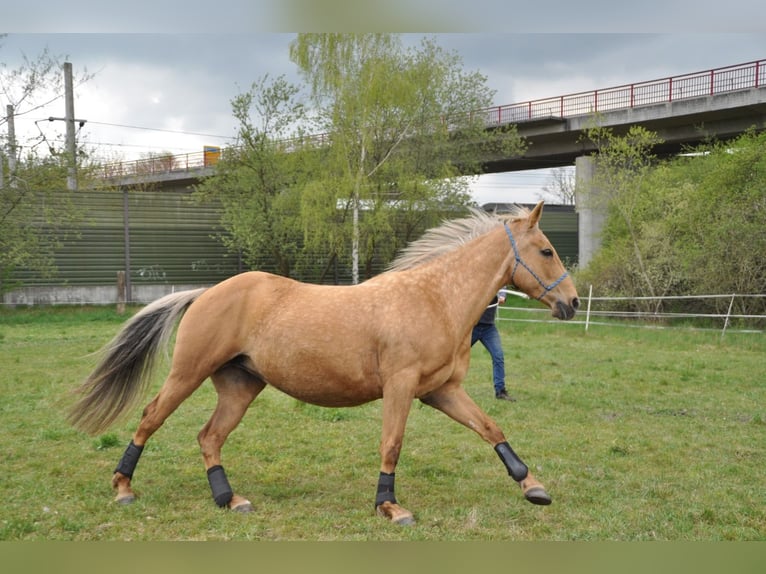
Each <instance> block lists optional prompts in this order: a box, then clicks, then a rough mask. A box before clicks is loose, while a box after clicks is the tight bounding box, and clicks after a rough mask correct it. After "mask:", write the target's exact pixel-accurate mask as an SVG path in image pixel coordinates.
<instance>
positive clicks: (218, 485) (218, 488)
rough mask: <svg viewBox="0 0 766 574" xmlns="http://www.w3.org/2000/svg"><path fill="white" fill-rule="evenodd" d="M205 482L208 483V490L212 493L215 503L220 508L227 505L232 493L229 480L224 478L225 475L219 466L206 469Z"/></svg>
mask: <svg viewBox="0 0 766 574" xmlns="http://www.w3.org/2000/svg"><path fill="white" fill-rule="evenodd" d="M207 481H208V482H209V483H210V490H212V491H213V500H215V503H216V504H217V505H218V506H220V507H224V506H226V505H228V504H229V502H231V499H232V497H233V496H234V492H233V491H232V490H231V486H229V480H228V479H227V478H226V473H225V472H224V471H223V467H222V466H221V465H220V464H218V465H216V466H211V467H210V468H209V469H207Z"/></svg>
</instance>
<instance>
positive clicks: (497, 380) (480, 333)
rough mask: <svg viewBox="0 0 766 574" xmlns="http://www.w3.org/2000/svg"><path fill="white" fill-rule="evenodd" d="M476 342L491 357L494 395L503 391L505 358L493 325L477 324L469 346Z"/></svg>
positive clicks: (498, 335)
mask: <svg viewBox="0 0 766 574" xmlns="http://www.w3.org/2000/svg"><path fill="white" fill-rule="evenodd" d="M476 341H481V344H482V345H484V347H485V348H486V349H487V351H489V355H490V357H492V384H493V385H494V386H495V394H497V393H499V392H501V391H504V390H505V356H504V355H503V346H502V345H501V344H500V333H499V332H498V331H497V327H496V326H495V324H494V323H488V324H483V323H479V324H478V325H476V326H475V327H474V328H473V332H472V333H471V346H472V347H473V345H474V343H476Z"/></svg>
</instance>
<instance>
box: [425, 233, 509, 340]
mask: <svg viewBox="0 0 766 574" xmlns="http://www.w3.org/2000/svg"><path fill="white" fill-rule="evenodd" d="M512 260H513V252H512V250H511V244H510V240H509V239H508V235H507V234H506V232H505V229H504V228H503V227H502V226H499V227H497V228H496V229H493V230H492V231H490V232H488V233H486V234H485V235H482V236H481V237H478V238H476V239H475V240H473V241H471V242H470V243H468V244H466V245H465V246H464V247H461V248H459V249H456V250H455V251H453V252H450V253H448V254H446V255H444V256H442V257H440V258H438V259H437V260H435V261H434V262H433V264H432V265H428V268H429V269H428V273H429V274H432V276H433V278H432V280H431V281H430V283H431V285H432V287H433V289H434V290H436V291H441V293H440V295H441V300H442V301H443V303H444V307H445V312H447V313H449V316H451V317H452V318H453V319H454V320H455V326H456V328H458V329H470V328H471V327H473V325H474V324H475V322H476V321H477V320H478V318H479V316H480V315H481V312H482V311H483V310H484V309H486V307H487V305H488V304H489V303H490V301H491V300H492V297H493V296H494V295H495V294H496V293H497V291H498V289H500V288H501V287H502V286H503V285H504V284H505V282H506V277H507V275H508V269H509V267H510V264H511V261H512ZM424 271H425V269H424ZM432 287H431V286H430V287H429V289H431V288H432Z"/></svg>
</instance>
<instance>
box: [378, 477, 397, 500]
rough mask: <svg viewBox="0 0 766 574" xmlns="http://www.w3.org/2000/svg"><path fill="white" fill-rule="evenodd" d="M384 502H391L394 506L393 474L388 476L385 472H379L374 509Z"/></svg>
mask: <svg viewBox="0 0 766 574" xmlns="http://www.w3.org/2000/svg"><path fill="white" fill-rule="evenodd" d="M384 502H393V503H394V504H396V497H395V496H394V473H393V472H392V473H391V474H388V473H387V472H381V473H380V478H379V479H378V493H377V495H375V508H377V507H378V506H380V505H381V504H383V503H384Z"/></svg>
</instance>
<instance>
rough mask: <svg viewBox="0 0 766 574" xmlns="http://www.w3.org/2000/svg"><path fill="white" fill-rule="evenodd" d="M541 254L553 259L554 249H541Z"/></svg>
mask: <svg viewBox="0 0 766 574" xmlns="http://www.w3.org/2000/svg"><path fill="white" fill-rule="evenodd" d="M540 253H541V254H542V256H543V257H553V250H552V249H547V248H546V249H541V250H540Z"/></svg>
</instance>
